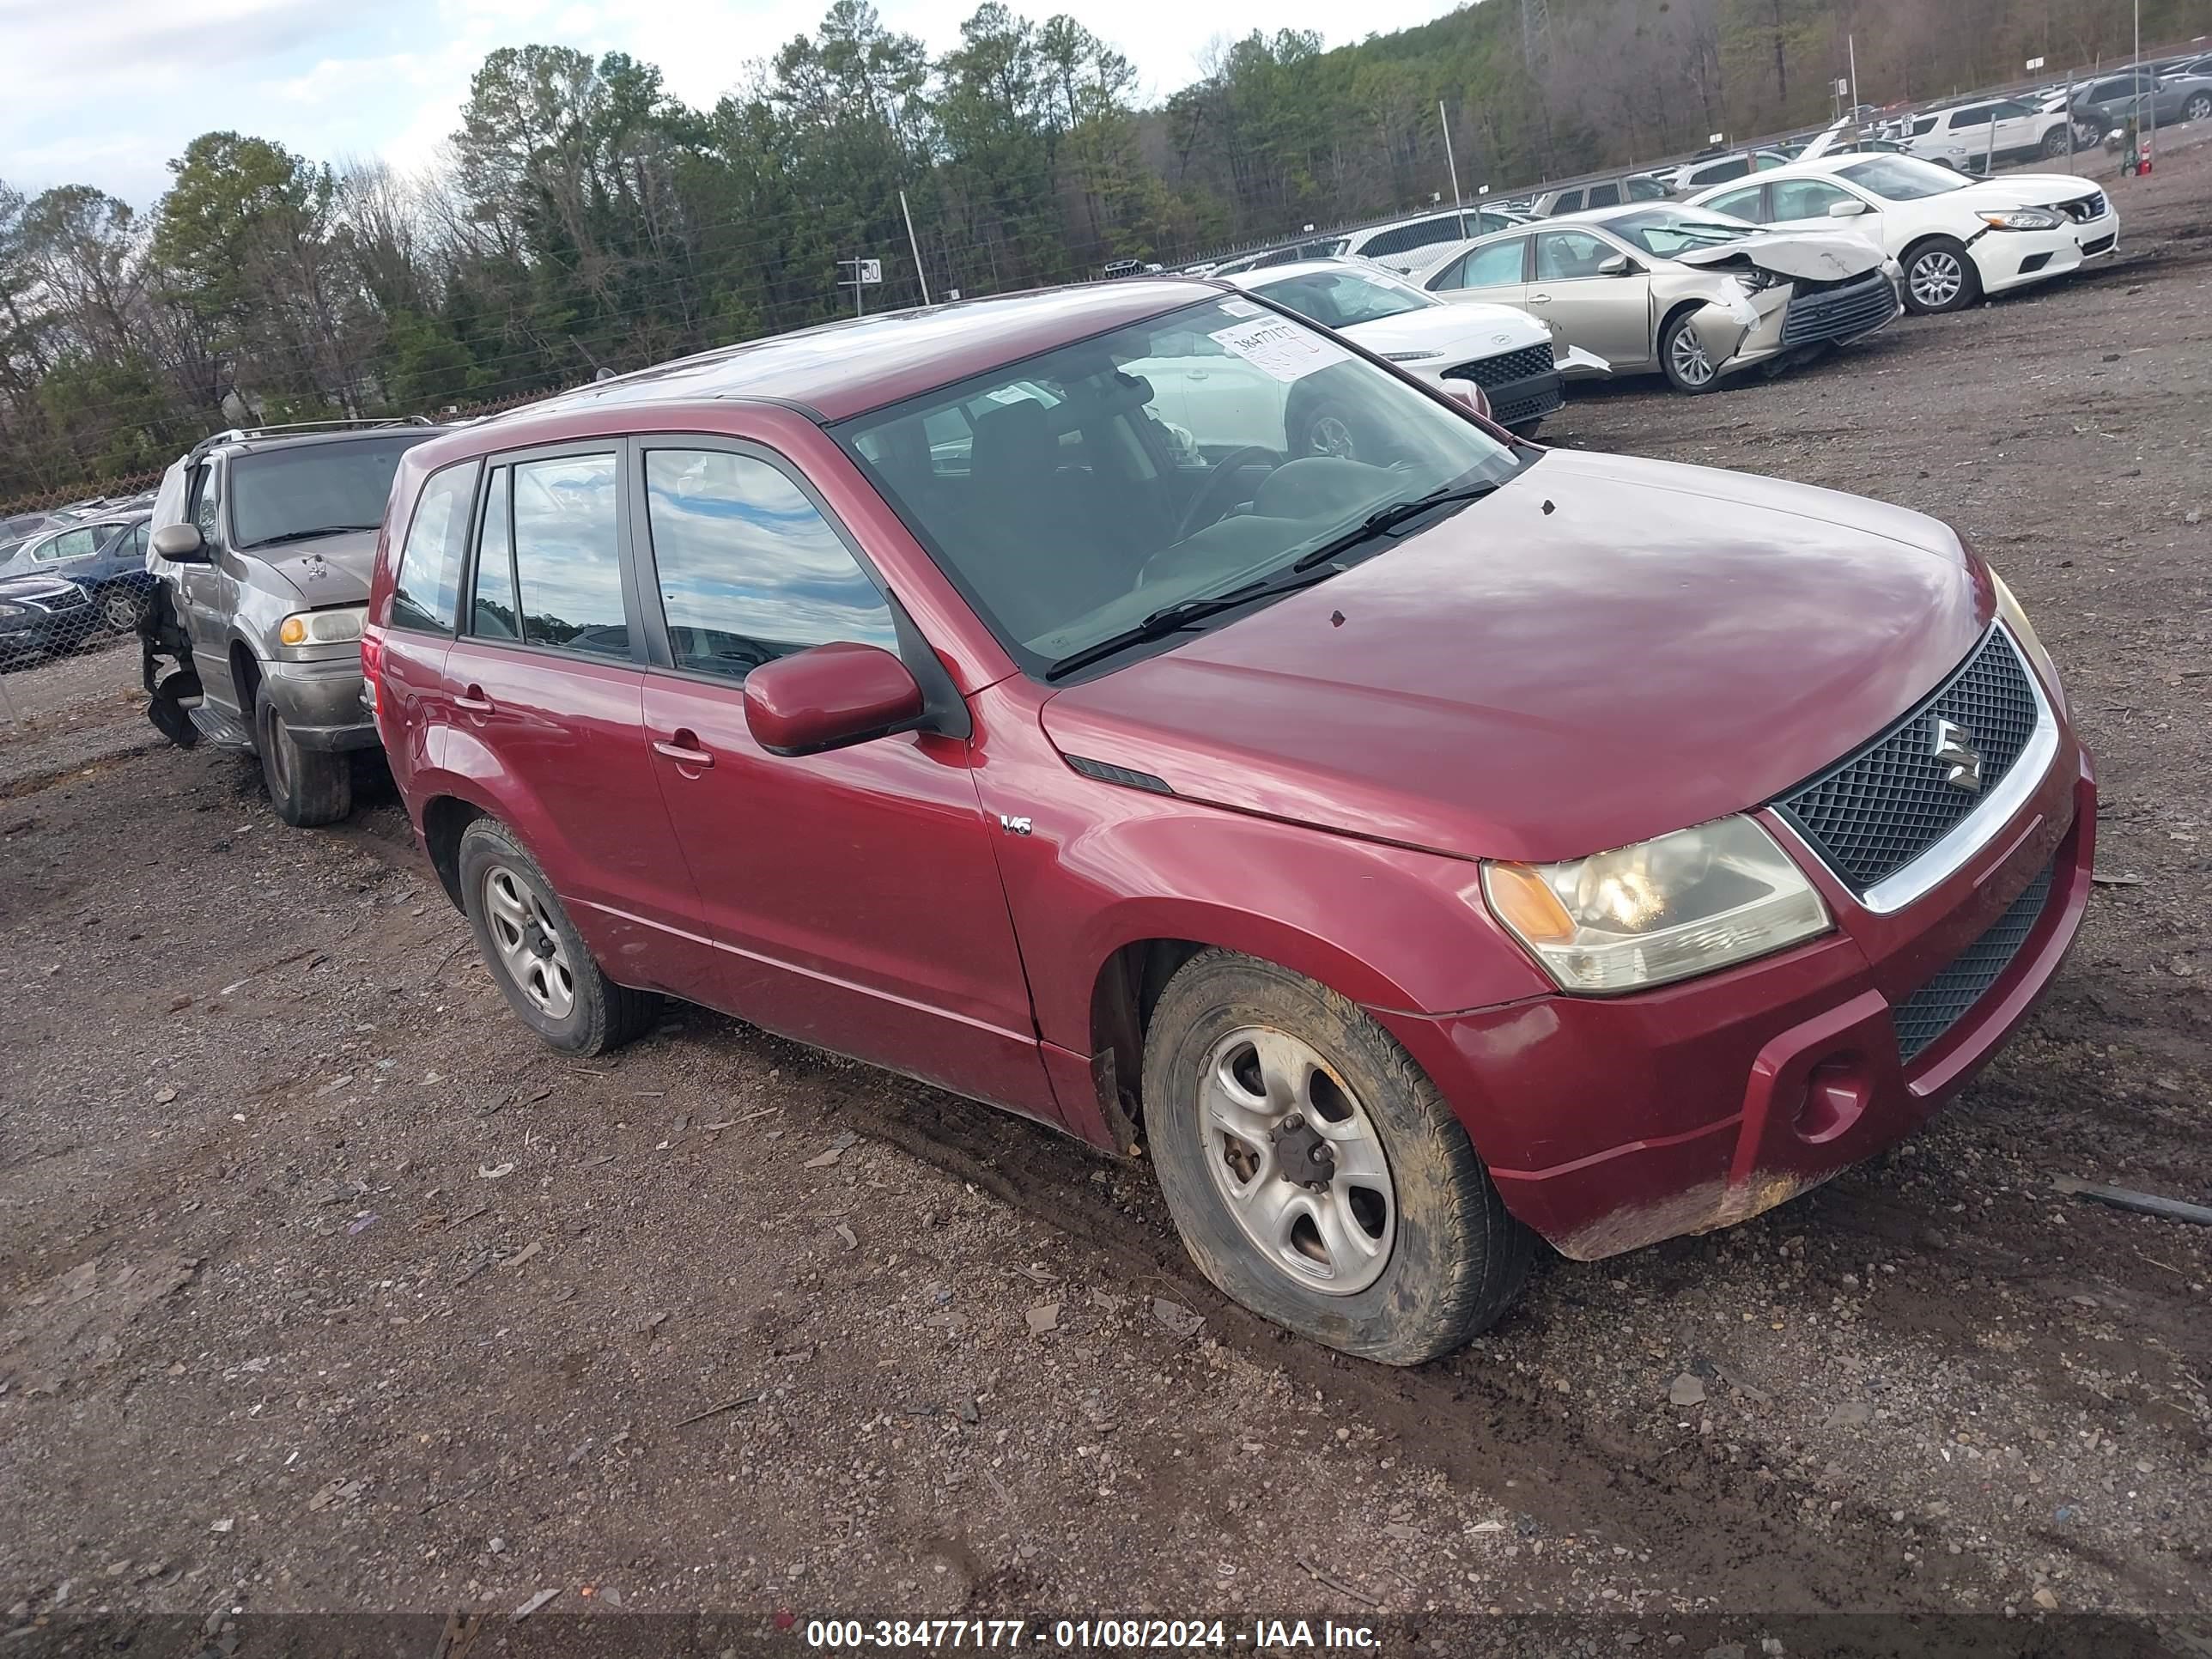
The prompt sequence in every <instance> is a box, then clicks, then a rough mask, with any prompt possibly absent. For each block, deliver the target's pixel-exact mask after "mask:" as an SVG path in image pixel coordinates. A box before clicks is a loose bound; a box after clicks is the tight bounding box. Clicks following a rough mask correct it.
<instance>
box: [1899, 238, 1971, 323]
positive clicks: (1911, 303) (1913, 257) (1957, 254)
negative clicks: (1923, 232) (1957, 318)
mask: <svg viewBox="0 0 2212 1659" xmlns="http://www.w3.org/2000/svg"><path fill="white" fill-rule="evenodd" d="M1981 297H1982V277H1981V273H1980V272H1979V271H1978V270H1975V269H1974V260H1973V256H1972V254H1970V253H1968V252H1966V244H1965V243H1964V242H1960V241H1957V240H1954V239H1953V238H1951V237H1948V236H1938V237H1936V239H1935V240H1932V241H1927V242H1923V243H1922V244H1921V245H1920V246H1918V247H1917V248H1915V249H1913V251H1912V252H1911V254H1910V255H1909V256H1908V257H1907V258H1906V259H1905V308H1906V309H1907V310H1909V311H1913V312H1917V313H1919V314H1921V315H1922V316H1931V315H1934V314H1935V313H1938V312H1945V311H1964V310H1965V309H1966V307H1968V306H1970V305H1972V304H1973V303H1974V301H1977V300H1978V299H1980V298H1981Z"/></svg>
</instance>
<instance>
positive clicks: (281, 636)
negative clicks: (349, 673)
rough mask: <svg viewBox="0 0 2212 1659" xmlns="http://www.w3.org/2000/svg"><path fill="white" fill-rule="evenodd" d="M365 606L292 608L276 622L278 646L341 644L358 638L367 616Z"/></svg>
mask: <svg viewBox="0 0 2212 1659" xmlns="http://www.w3.org/2000/svg"><path fill="white" fill-rule="evenodd" d="M367 619H368V606H367V605H335V606H333V607H331V609H330V610H328V611H294V612H293V613H292V614H291V615H290V616H289V617H285V618H284V620H283V622H281V623H277V624H276V643H277V644H279V645H344V644H346V643H348V642H349V641H354V640H357V639H359V638H360V637H361V625H362V623H363V622H364V621H366V620H367Z"/></svg>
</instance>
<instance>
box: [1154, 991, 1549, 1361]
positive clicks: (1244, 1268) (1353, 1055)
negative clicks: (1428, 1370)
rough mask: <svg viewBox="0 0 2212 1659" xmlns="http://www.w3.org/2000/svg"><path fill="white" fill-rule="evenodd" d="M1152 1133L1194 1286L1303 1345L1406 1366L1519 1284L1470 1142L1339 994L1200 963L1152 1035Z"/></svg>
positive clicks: (1524, 1251)
mask: <svg viewBox="0 0 2212 1659" xmlns="http://www.w3.org/2000/svg"><path fill="white" fill-rule="evenodd" d="M1144 1105H1145V1125H1146V1135H1147V1138H1148V1139H1149V1140H1150V1142H1151V1145H1152V1158H1153V1162H1154V1164H1156V1166H1157V1167H1158V1171H1159V1180H1160V1188H1161V1190H1162V1192H1163V1193H1164V1195H1165V1196H1166V1199H1167V1203H1168V1209H1169V1211H1170V1213H1171V1214H1172V1215H1173V1216H1174V1217H1175V1222H1176V1230H1177V1231H1179V1232H1180V1233H1181V1234H1182V1241H1183V1244H1184V1247H1185V1248H1186V1249H1188V1251H1189V1252H1190V1256H1191V1260H1192V1261H1194V1262H1195V1263H1196V1264H1197V1266H1198V1268H1199V1271H1200V1273H1204V1274H1205V1275H1206V1278H1207V1279H1210V1280H1212V1283H1213V1284H1214V1285H1217V1286H1218V1288H1219V1289H1221V1290H1222V1291H1224V1292H1225V1293H1226V1294H1227V1295H1229V1296H1231V1297H1234V1298H1235V1299H1236V1300H1237V1301H1238V1302H1241V1303H1243V1304H1244V1305H1245V1306H1246V1307H1248V1308H1249V1309H1251V1310H1253V1311H1254V1312H1255V1313H1258V1314H1260V1315H1261V1316H1263V1317H1265V1318H1267V1319H1271V1320H1273V1321H1274V1322H1276V1323H1277V1324H1279V1325H1284V1326H1287V1327H1288V1328H1290V1329H1291V1330H1293V1331H1296V1332H1297V1333H1298V1334H1301V1335H1304V1336H1308V1337H1310V1338H1312V1339H1313V1340H1315V1341H1316V1342H1321V1343H1324V1344H1326V1345H1327V1346H1329V1347H1333V1348H1340V1349H1341V1350H1343V1351H1344V1352H1346V1353H1351V1354H1357V1355H1358V1356H1360V1357H1361V1358H1367V1359H1376V1360H1381V1361H1383V1362H1384V1363H1386V1364H1395V1365H1412V1364H1419V1363H1420V1362H1421V1361H1423V1360H1425V1359H1432V1358H1436V1357H1437V1355H1439V1354H1443V1353H1449V1352H1451V1351H1452V1350H1453V1349H1455V1348H1458V1347H1460V1346H1463V1345H1464V1344H1465V1343H1466V1342H1467V1341H1468V1340H1469V1339H1470V1338H1472V1337H1474V1335H1475V1334H1477V1333H1479V1332H1480V1331H1482V1330H1483V1329H1485V1328H1487V1327H1488V1326H1489V1325H1491V1324H1492V1323H1493V1322H1495V1321H1496V1320H1497V1319H1498V1316H1499V1315H1500V1314H1502V1313H1503V1312H1504V1310H1505V1309H1506V1307H1507V1306H1508V1305H1509V1304H1510V1303H1511V1301H1512V1300H1513V1297H1514V1296H1515V1295H1516V1293H1517V1292H1518V1291H1519V1290H1520V1288H1521V1284H1522V1279H1524V1278H1525V1277H1526V1276H1527V1274H1528V1261H1529V1255H1530V1249H1531V1246H1530V1235H1529V1234H1528V1231H1527V1230H1526V1229H1525V1228H1523V1227H1522V1225H1520V1223H1518V1222H1516V1221H1515V1220H1514V1219H1513V1218H1512V1217H1511V1216H1510V1215H1509V1214H1507V1213H1506V1211H1505V1206H1504V1203H1503V1202H1502V1201H1501V1200H1499V1198H1498V1189H1497V1188H1495V1187H1494V1186H1492V1183H1491V1181H1490V1177H1489V1176H1488V1174H1487V1173H1486V1171H1485V1170H1484V1169H1483V1167H1482V1162H1481V1160H1480V1158H1477V1157H1476V1156H1475V1152H1474V1146H1473V1145H1472V1144H1471V1143H1470V1142H1469V1141H1468V1138H1467V1132H1466V1131H1465V1130H1464V1129H1463V1128H1462V1127H1460V1124H1459V1121H1458V1120H1457V1119H1456V1118H1455V1117H1454V1116H1453V1115H1452V1113H1451V1110H1450V1108H1449V1107H1448V1106H1447V1105H1446V1104H1445V1103H1444V1101H1443V1097H1442V1096H1441V1095H1440V1094H1439V1093H1438V1092H1437V1087H1436V1085H1435V1084H1433V1083H1431V1081H1430V1080H1429V1079H1428V1077H1427V1076H1426V1074H1425V1073H1423V1072H1422V1071H1421V1069H1420V1067H1419V1066H1417V1065H1415V1064H1414V1062H1413V1057H1412V1056H1411V1055H1409V1054H1407V1053H1406V1051H1405V1050H1404V1049H1403V1048H1400V1047H1399V1046H1398V1044H1397V1042H1395V1041H1394V1040H1393V1039H1392V1037H1391V1036H1390V1035H1389V1033H1388V1032H1387V1031H1385V1030H1383V1028H1382V1027H1381V1026H1379V1025H1378V1024H1376V1023H1375V1021H1374V1020H1373V1019H1372V1018H1370V1017H1369V1015H1368V1014H1367V1013H1366V1012H1364V1011H1363V1010H1362V1009H1361V1008H1359V1007H1358V1005H1356V1004H1354V1003H1352V1002H1351V1001H1349V1000H1346V998H1344V997H1341V996H1339V995H1337V994H1335V993H1334V992H1333V991H1329V990H1328V989H1326V988H1324V987H1322V986H1319V985H1316V984H1315V983H1314V982H1313V981H1310V980H1308V979H1305V978H1303V977H1301V976H1300V975H1297V974H1293V973H1291V972H1290V971H1289V970H1288V969H1284V968H1279V967H1277V966H1276V965H1275V964H1273V963H1267V962H1261V961H1258V960H1255V958H1253V957H1243V956H1238V955H1236V954H1233V953H1231V952H1229V951H1200V953H1199V954H1198V955H1197V956H1194V957H1192V958H1191V959H1190V960H1189V961H1188V963H1185V964H1184V965H1183V967H1182V969H1181V970H1180V971H1178V972H1177V973H1176V975H1175V977H1174V978H1173V979H1172V980H1170V981H1169V982H1168V985H1167V987H1166V988H1165V989H1164V991H1163V992H1162V993H1161V994H1160V1000H1159V1002H1158V1006H1156V1007H1155V1008H1154V1009H1153V1011H1152V1022H1151V1024H1150V1026H1149V1027H1148V1029H1147V1030H1146V1035H1145V1080H1144Z"/></svg>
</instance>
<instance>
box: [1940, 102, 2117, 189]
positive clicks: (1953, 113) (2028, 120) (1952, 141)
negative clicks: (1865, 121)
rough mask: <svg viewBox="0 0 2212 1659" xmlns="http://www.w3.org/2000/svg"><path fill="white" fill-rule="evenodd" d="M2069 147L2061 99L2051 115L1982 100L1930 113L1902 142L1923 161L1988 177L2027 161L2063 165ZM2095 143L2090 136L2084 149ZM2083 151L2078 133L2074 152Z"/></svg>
mask: <svg viewBox="0 0 2212 1659" xmlns="http://www.w3.org/2000/svg"><path fill="white" fill-rule="evenodd" d="M2068 142H2069V141H2068V139H2067V137H2066V112H2065V105H2064V101H2063V99H2062V100H2060V104H2059V107H2058V108H2057V110H2055V111H2054V110H2050V109H2045V108H2039V107H2038V106H2036V105H2035V104H2033V103H2032V102H2022V101H2021V100H2019V99H2015V98H1997V99H1986V98H1985V99H1982V100H1978V102H1975V103H1971V104H1956V105H1954V106H1951V107H1950V108H1948V109H1940V110H1929V111H1928V112H1925V113H1923V114H1922V115H1920V116H1917V117H1916V118H1914V120H1913V123H1912V131H1911V135H1910V136H1909V137H1907V138H1906V139H1905V147H1906V148H1907V149H1910V150H1911V152H1912V153H1913V154H1914V155H1917V156H1919V157H1920V158H1921V159H1922V160H1923V161H1935V162H1937V163H1940V164H1941V165H1942V166H1945V167H1956V168H1958V169H1959V170H1960V171H1961V172H1968V173H1982V172H1986V171H1987V170H1988V169H1989V167H1990V165H1991V164H1992V163H1993V162H2003V161H2019V160H2021V159H2022V158H2023V157H2027V156H2036V155H2040V156H2042V157H2044V158H2045V159H2046V160H2049V161H2057V160H2061V159H2063V157H2064V156H2065V155H2067V154H2068V153H2069V150H2068ZM2095 142H2096V134H2095V133H2094V132H2091V133H2090V135H2089V139H2088V143H2089V144H2094V143H2095ZM2087 147H2088V146H2087V145H2085V144H2083V143H2082V142H2081V136H2080V135H2079V134H2078V133H2077V134H2076V135H2075V139H2074V140H2073V148H2074V149H2086V148H2087Z"/></svg>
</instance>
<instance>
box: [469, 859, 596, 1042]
mask: <svg viewBox="0 0 2212 1659" xmlns="http://www.w3.org/2000/svg"><path fill="white" fill-rule="evenodd" d="M483 910H484V921H486V922H487V923H488V924H489V927H490V932H491V942H492V947H493V949H494V950H495V951H497V952H498V955H499V965H500V966H501V969H504V970H505V971H506V973H507V977H508V978H509V979H511V980H513V981H514V985H515V988H516V989H517V990H519V991H520V992H521V993H522V994H523V995H524V996H526V997H527V998H528V999H529V1000H530V1003H531V1006H532V1007H534V1008H536V1009H537V1010H538V1012H541V1013H543V1014H544V1016H545V1017H546V1018H549V1019H566V1018H568V1011H569V1010H570V1009H572V1008H574V1006H576V975H575V969H574V966H573V965H572V964H571V963H569V961H568V946H566V945H563V944H562V942H561V930H560V928H559V927H557V926H556V925H555V923H554V921H553V918H552V916H551V915H550V914H549V913H548V912H547V910H546V908H545V907H544V905H543V904H542V903H540V902H538V895H537V894H536V893H535V892H534V891H532V889H531V887H530V884H528V883H526V882H525V881H522V880H520V879H519V878H517V877H516V875H515V872H513V871H512V870H510V869H508V868H507V866H505V865H503V864H494V865H491V866H489V867H487V868H486V869H485V871H484V875H483Z"/></svg>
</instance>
